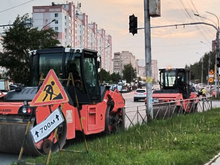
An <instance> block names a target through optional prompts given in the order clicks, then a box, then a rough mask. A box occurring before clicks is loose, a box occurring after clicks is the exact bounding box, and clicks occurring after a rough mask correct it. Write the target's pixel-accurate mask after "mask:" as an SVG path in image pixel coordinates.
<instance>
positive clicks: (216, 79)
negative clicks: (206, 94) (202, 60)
mask: <svg viewBox="0 0 220 165" xmlns="http://www.w3.org/2000/svg"><path fill="white" fill-rule="evenodd" d="M206 13H208V14H211V15H213V16H215V17H216V19H217V22H218V27H217V33H216V55H215V97H217V96H218V93H219V73H218V67H217V57H219V18H218V17H217V15H215V14H214V13H211V12H209V11H206Z"/></svg>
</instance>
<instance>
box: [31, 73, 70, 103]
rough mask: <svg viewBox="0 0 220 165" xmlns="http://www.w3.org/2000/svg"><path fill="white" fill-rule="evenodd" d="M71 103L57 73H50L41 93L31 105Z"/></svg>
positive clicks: (40, 90) (38, 93) (41, 88)
mask: <svg viewBox="0 0 220 165" xmlns="http://www.w3.org/2000/svg"><path fill="white" fill-rule="evenodd" d="M68 101H69V99H68V97H67V95H66V92H65V91H64V89H63V87H62V85H61V84H60V81H59V79H58V78H57V76H56V73H55V72H54V70H53V69H51V70H50V71H49V73H48V74H47V77H46V78H45V80H44V82H43V84H42V85H41V87H40V89H39V91H38V92H37V94H36V95H35V97H34V99H33V100H32V102H31V103H30V106H43V105H51V104H61V103H67V102H68Z"/></svg>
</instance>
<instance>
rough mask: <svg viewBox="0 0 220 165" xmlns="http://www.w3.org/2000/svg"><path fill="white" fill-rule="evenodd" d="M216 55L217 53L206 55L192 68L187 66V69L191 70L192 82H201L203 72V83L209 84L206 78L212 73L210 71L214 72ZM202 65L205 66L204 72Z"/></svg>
mask: <svg viewBox="0 0 220 165" xmlns="http://www.w3.org/2000/svg"><path fill="white" fill-rule="evenodd" d="M215 54H216V52H209V53H205V54H204V55H203V56H202V57H201V58H200V60H199V61H198V62H195V63H194V64H192V65H190V66H187V65H186V67H187V68H189V69H190V72H191V80H192V81H195V80H199V82H200V81H201V75H202V74H201V72H202V71H203V82H204V83H206V82H207V79H206V77H207V76H208V71H210V69H212V70H214V65H215ZM209 57H210V65H209V64H208V62H209ZM202 65H203V70H202ZM208 66H209V67H208Z"/></svg>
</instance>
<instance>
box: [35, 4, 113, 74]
mask: <svg viewBox="0 0 220 165" xmlns="http://www.w3.org/2000/svg"><path fill="white" fill-rule="evenodd" d="M33 27H37V28H38V29H39V30H43V29H47V28H53V29H54V30H55V31H57V32H58V36H57V39H58V40H59V42H60V46H64V47H66V46H70V47H79V48H88V49H92V50H96V51H98V54H99V55H100V56H101V60H102V61H101V63H102V64H101V66H102V68H103V69H105V70H106V71H112V60H111V59H112V37H111V36H110V35H107V34H106V32H105V30H104V29H98V25H97V24H96V23H95V22H91V23H89V20H88V15H86V14H85V13H82V12H81V3H77V5H75V4H74V3H73V2H67V3H66V4H55V3H54V2H52V5H48V6H33Z"/></svg>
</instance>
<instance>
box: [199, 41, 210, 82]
mask: <svg viewBox="0 0 220 165" xmlns="http://www.w3.org/2000/svg"><path fill="white" fill-rule="evenodd" d="M200 43H202V44H205V45H206V46H208V48H209V53H208V57H209V58H208V68H207V70H208V73H207V84H208V85H209V71H210V52H211V49H210V47H209V45H208V44H207V43H205V42H203V41H200Z"/></svg>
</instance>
